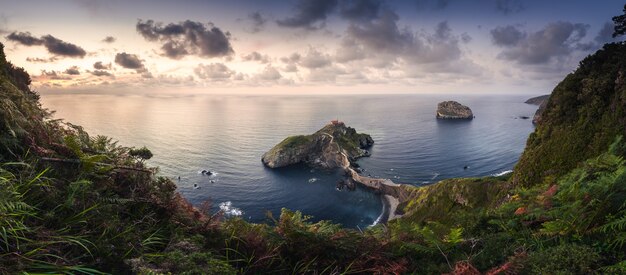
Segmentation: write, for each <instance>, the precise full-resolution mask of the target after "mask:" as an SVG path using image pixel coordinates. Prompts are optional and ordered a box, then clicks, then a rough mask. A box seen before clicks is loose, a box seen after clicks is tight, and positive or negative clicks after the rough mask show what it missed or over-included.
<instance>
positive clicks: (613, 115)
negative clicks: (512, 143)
mask: <svg viewBox="0 0 626 275" xmlns="http://www.w3.org/2000/svg"><path fill="white" fill-rule="evenodd" d="M541 116H542V118H541V123H539V125H538V126H537V129H536V130H535V132H534V133H532V134H531V135H530V137H529V138H528V141H527V144H526V150H524V153H523V154H522V157H521V158H520V161H519V163H518V164H517V166H516V167H515V172H514V175H513V182H514V183H515V184H517V185H523V186H531V185H533V184H536V183H541V182H542V181H544V179H545V180H547V181H550V180H553V179H554V178H557V177H559V176H562V175H564V174H565V173H567V172H568V171H569V170H571V169H573V168H575V167H576V166H577V165H578V163H580V162H582V161H584V160H586V159H589V158H591V157H595V156H598V155H600V154H601V153H602V152H603V151H604V150H606V148H607V147H608V146H609V144H611V142H612V141H613V140H614V138H615V136H617V135H626V127H625V126H626V120H625V118H626V45H625V44H607V45H605V46H604V48H603V49H601V50H599V51H598V52H596V53H595V54H592V55H590V56H588V57H587V58H585V59H584V60H583V61H581V62H580V67H579V68H578V69H577V70H576V71H575V72H573V73H571V74H569V75H568V76H567V77H565V79H564V80H563V81H561V83H559V84H558V85H557V86H556V88H554V91H553V92H552V96H551V97H550V99H549V100H548V103H547V105H546V109H545V111H544V112H543V113H542V115H541Z"/></svg>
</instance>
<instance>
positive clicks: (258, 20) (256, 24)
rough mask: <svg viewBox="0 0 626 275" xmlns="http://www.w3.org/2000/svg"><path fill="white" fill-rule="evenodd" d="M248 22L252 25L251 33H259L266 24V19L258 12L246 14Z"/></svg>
mask: <svg viewBox="0 0 626 275" xmlns="http://www.w3.org/2000/svg"><path fill="white" fill-rule="evenodd" d="M248 20H250V22H251V23H252V29H251V32H252V33H257V32H260V31H261V30H263V28H264V27H265V24H266V23H267V18H265V17H263V15H262V14H261V13H260V12H258V11H255V12H253V13H250V14H248Z"/></svg>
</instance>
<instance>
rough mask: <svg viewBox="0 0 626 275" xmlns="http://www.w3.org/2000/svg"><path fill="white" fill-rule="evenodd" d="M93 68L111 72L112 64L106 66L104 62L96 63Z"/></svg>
mask: <svg viewBox="0 0 626 275" xmlns="http://www.w3.org/2000/svg"><path fill="white" fill-rule="evenodd" d="M93 68H94V69H96V70H110V69H111V63H109V64H104V63H102V61H98V62H96V63H93Z"/></svg>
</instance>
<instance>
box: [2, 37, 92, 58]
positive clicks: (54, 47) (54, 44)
mask: <svg viewBox="0 0 626 275" xmlns="http://www.w3.org/2000/svg"><path fill="white" fill-rule="evenodd" d="M6 38H7V40H9V41H13V42H16V43H19V44H22V45H24V46H39V45H43V46H44V47H46V49H47V50H48V52H49V53H51V54H54V55H59V56H67V57H80V58H82V57H84V56H85V55H86V54H87V52H85V50H83V48H81V47H79V46H77V45H75V44H72V43H68V42H65V41H63V40H61V39H58V38H56V37H54V36H52V35H49V34H48V35H44V36H42V37H40V38H37V37H34V36H32V35H31V34H30V33H29V32H12V33H11V34H9V35H7V36H6Z"/></svg>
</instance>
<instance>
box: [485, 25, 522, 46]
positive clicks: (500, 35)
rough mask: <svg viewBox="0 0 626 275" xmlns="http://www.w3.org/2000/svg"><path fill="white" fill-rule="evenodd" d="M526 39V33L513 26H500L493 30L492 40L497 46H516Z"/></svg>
mask: <svg viewBox="0 0 626 275" xmlns="http://www.w3.org/2000/svg"><path fill="white" fill-rule="evenodd" d="M525 38H526V33H525V32H522V31H521V30H519V29H518V28H517V27H515V26H512V25H508V26H498V27H496V28H495V29H493V30H491V40H492V41H493V43H494V44H495V45H497V46H503V47H509V46H515V45H517V43H519V42H520V41H522V40H523V39H525Z"/></svg>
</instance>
